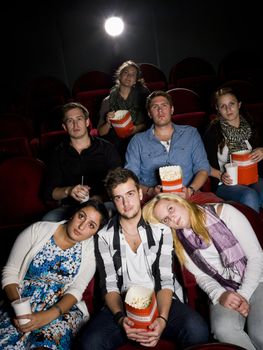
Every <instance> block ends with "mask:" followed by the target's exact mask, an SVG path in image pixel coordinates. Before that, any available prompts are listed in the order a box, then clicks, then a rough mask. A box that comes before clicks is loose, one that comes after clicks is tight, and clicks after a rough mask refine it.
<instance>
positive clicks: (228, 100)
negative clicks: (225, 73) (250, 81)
mask: <svg viewBox="0 0 263 350" xmlns="http://www.w3.org/2000/svg"><path fill="white" fill-rule="evenodd" d="M240 107H241V102H238V100H237V98H236V97H235V96H234V95H232V94H230V93H228V94H225V95H222V96H220V97H218V100H217V110H218V112H219V113H220V115H221V117H222V118H224V120H225V121H227V122H228V123H229V124H233V125H235V124H236V123H237V122H238V123H239V119H240V116H239V109H240Z"/></svg>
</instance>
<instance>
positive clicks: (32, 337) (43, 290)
mask: <svg viewBox="0 0 263 350" xmlns="http://www.w3.org/2000/svg"><path fill="white" fill-rule="evenodd" d="M107 216H108V215H107V210H106V209H105V207H104V205H103V204H102V203H99V202H96V201H94V200H90V201H88V202H86V203H84V204H83V205H81V206H80V207H79V209H78V211H77V212H76V213H75V214H74V215H73V217H72V218H71V219H70V220H69V221H68V222H65V221H62V222H58V223H54V222H37V223H35V224H33V225H31V226H29V227H28V228H26V229H25V230H24V231H23V232H22V233H21V234H20V235H19V237H18V238H17V240H16V242H15V244H14V246H13V249H12V251H11V253H10V256H9V259H8V261H7V264H6V266H5V267H4V269H3V275H2V287H3V289H4V291H5V293H6V296H7V300H8V302H5V303H4V304H3V305H2V306H1V308H0V350H2V349H5V350H9V349H10V350H25V349H52V350H57V349H58V350H60V349H61V350H62V349H63V350H67V349H70V346H71V343H72V339H73V336H74V335H75V333H76V332H77V331H78V329H79V327H80V326H81V324H82V323H83V322H84V321H86V320H87V319H88V318H89V313H88V310H87V307H86V305H85V303H84V301H81V299H82V294H83V292H84V290H85V288H86V287H87V285H88V283H89V281H90V280H91V278H92V277H93V275H94V272H95V258H94V245H93V235H94V234H95V233H96V232H97V231H98V230H99V229H100V228H101V227H102V226H103V225H104V224H105V223H106V221H107ZM19 293H20V294H21V295H22V296H23V297H30V304H31V309H32V314H27V315H23V316H19V317H16V316H14V313H13V310H12V307H11V302H12V301H14V300H16V299H18V298H19ZM20 318H25V319H30V321H29V322H28V323H26V324H24V325H19V322H18V319H20Z"/></svg>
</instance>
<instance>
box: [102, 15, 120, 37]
mask: <svg viewBox="0 0 263 350" xmlns="http://www.w3.org/2000/svg"><path fill="white" fill-rule="evenodd" d="M104 28H105V30H106V32H107V33H108V34H109V35H111V36H118V35H120V34H121V33H122V32H123V29H124V23H123V21H122V19H121V18H119V17H110V18H108V19H107V20H106V21H105V25H104Z"/></svg>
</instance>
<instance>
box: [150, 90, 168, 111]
mask: <svg viewBox="0 0 263 350" xmlns="http://www.w3.org/2000/svg"><path fill="white" fill-rule="evenodd" d="M158 96H162V97H165V98H166V99H167V100H168V102H169V105H170V106H171V107H173V100H172V97H171V95H170V94H168V92H166V91H162V90H155V91H153V92H152V93H151V94H150V95H149V96H148V97H147V99H146V109H147V110H148V111H149V109H150V104H151V102H152V100H153V99H154V98H155V97H158Z"/></svg>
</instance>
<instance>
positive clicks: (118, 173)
mask: <svg viewBox="0 0 263 350" xmlns="http://www.w3.org/2000/svg"><path fill="white" fill-rule="evenodd" d="M129 179H132V180H133V181H134V182H135V185H136V187H137V188H138V189H139V187H140V184H139V179H138V177H137V176H136V175H135V174H134V173H133V172H132V171H131V170H129V169H126V168H121V167H118V168H115V169H113V170H110V171H109V172H108V174H107V176H106V178H105V182H104V183H105V187H106V190H107V193H108V195H109V197H110V198H111V197H112V190H113V189H114V188H116V187H117V186H118V185H120V184H123V183H126V182H127V181H128V180H129Z"/></svg>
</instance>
